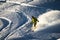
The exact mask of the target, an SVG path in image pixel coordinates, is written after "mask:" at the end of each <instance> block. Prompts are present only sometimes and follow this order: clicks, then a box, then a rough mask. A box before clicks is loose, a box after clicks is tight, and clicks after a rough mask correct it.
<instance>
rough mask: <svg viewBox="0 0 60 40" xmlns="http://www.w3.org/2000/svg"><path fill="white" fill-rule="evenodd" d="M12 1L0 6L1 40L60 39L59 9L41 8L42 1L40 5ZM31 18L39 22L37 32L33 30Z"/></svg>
mask: <svg viewBox="0 0 60 40" xmlns="http://www.w3.org/2000/svg"><path fill="white" fill-rule="evenodd" d="M11 1H12V0H10V2H8V1H7V2H6V3H2V4H0V40H40V39H41V40H53V39H54V38H55V39H58V38H59V37H60V35H59V32H60V31H59V30H60V27H59V26H60V21H59V20H60V18H59V17H60V11H59V10H57V9H59V8H55V9H56V10H53V9H54V8H50V7H47V8H46V7H44V6H41V7H40V6H38V5H40V4H38V3H39V2H40V0H37V2H38V1H39V2H38V3H37V2H36V0H33V1H35V2H33V1H29V2H28V1H27V3H26V1H25V2H22V3H20V2H18V1H19V0H18V1H17V2H15V1H16V0H15V1H14V2H12V3H11ZM23 1H24V0H23ZM41 1H42V0H41ZM42 2H44V1H42ZM50 2H51V1H50ZM52 2H54V1H52ZM33 3H34V4H33ZM36 4H38V5H36ZM43 4H44V3H43ZM47 4H48V2H47ZM41 5H42V4H41ZM44 5H45V4H44ZM31 16H35V17H37V18H38V20H39V22H38V23H37V26H38V27H37V28H36V29H37V30H36V31H35V32H33V31H32V30H31V27H32V24H31ZM57 29H58V30H57ZM45 36H46V37H45Z"/></svg>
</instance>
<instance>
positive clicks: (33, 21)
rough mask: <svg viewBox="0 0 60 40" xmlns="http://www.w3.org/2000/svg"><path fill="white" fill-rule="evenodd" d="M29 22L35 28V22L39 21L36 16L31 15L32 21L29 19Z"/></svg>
mask: <svg viewBox="0 0 60 40" xmlns="http://www.w3.org/2000/svg"><path fill="white" fill-rule="evenodd" d="M31 22H32V23H33V26H34V27H35V28H36V24H37V22H39V21H38V20H37V18H36V17H34V16H32V21H31Z"/></svg>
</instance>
